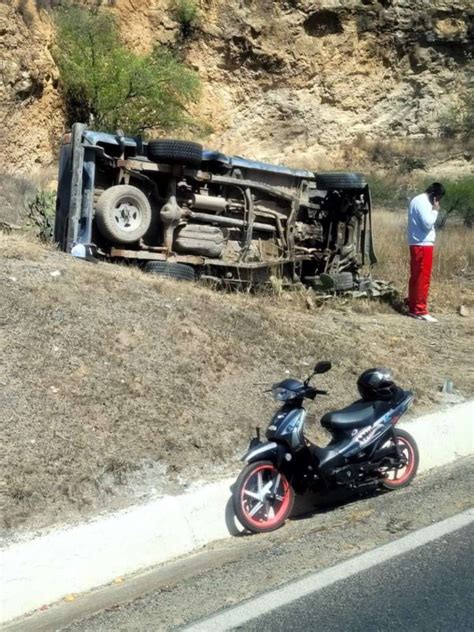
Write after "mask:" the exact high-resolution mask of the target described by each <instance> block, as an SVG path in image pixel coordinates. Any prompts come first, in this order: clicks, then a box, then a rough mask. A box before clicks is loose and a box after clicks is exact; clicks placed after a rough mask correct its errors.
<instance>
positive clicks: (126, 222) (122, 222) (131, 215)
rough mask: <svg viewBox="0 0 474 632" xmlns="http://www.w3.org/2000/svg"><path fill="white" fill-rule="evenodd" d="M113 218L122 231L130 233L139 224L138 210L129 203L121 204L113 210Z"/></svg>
mask: <svg viewBox="0 0 474 632" xmlns="http://www.w3.org/2000/svg"><path fill="white" fill-rule="evenodd" d="M114 218H115V221H116V223H117V225H118V226H119V227H120V228H121V229H122V230H126V231H130V232H131V231H134V230H135V229H136V228H137V227H138V226H139V224H140V221H141V215H140V210H139V209H138V208H137V207H136V206H134V205H133V204H130V203H129V202H121V203H120V204H119V205H118V206H117V208H116V209H115V213H114Z"/></svg>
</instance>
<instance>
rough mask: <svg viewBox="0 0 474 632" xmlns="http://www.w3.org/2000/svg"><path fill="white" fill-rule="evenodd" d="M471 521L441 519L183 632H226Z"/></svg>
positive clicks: (472, 515)
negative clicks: (210, 631)
mask: <svg viewBox="0 0 474 632" xmlns="http://www.w3.org/2000/svg"><path fill="white" fill-rule="evenodd" d="M473 521H474V509H468V510H467V511H464V512H462V513H460V514H457V515H455V516H453V517H451V518H448V519H447V520H443V521H442V522H438V523H436V524H434V525H431V526H429V527H424V528H423V529H420V530H419V531H415V532H414V533H410V534H409V535H407V536H405V537H403V538H400V539H399V540H394V541H393V542H389V543H388V544H384V545H383V546H380V547H378V548H376V549H373V550H372V551H368V552H367V553H363V554H362V555H358V556H357V557H354V558H352V559H350V560H347V561H346V562H341V563H340V564H336V566H332V567H331V568H327V569H326V570H324V571H320V572H319V573H313V574H312V575H310V576H309V577H305V578H304V579H300V580H298V581H296V582H294V583H292V584H290V585H288V586H285V587H283V588H278V589H276V590H272V591H271V592H268V593H266V594H264V595H260V596H258V597H256V598H255V599H251V600H249V601H245V602H243V603H242V604H240V605H238V606H235V607H234V608H230V609H228V610H224V611H223V612H220V613H219V614H216V615H214V616H212V617H209V618H208V619H205V620H204V621H201V622H198V623H195V624H193V625H190V626H188V627H186V628H184V629H183V632H209V630H212V632H225V631H226V630H232V629H233V628H235V627H237V626H239V625H242V624H243V623H245V622H247V621H250V620H251V619H256V618H257V617H260V616H262V615H264V614H266V613H268V612H271V611H272V610H275V609H276V608H280V607H281V606H285V605H286V604H288V603H291V602H292V601H295V600H296V599H301V598H302V597H305V596H306V595H310V594H312V593H314V592H317V591H318V590H321V589H323V588H326V586H330V585H331V584H334V583H335V582H337V581H339V580H342V579H346V578H347V577H351V575H357V574H358V573H361V572H362V571H365V570H367V569H368V568H371V567H372V566H376V565H377V564H381V563H382V562H386V561H388V560H390V559H392V558H394V557H397V556H399V555H402V554H403V553H408V552H409V551H412V550H413V549H416V548H418V547H420V546H423V545H424V544H427V543H428V542H432V541H433V540H437V539H438V538H441V537H443V536H445V535H447V534H448V533H452V532H453V531H457V530H458V529H461V528H462V527H465V526H467V525H468V524H470V523H471V522H473Z"/></svg>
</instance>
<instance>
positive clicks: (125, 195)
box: [95, 184, 151, 244]
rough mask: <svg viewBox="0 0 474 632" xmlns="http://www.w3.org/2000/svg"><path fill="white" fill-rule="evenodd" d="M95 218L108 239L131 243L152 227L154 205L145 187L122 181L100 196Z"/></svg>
mask: <svg viewBox="0 0 474 632" xmlns="http://www.w3.org/2000/svg"><path fill="white" fill-rule="evenodd" d="M95 220H96V223H97V227H98V229H99V231H100V232H101V233H102V235H103V236H104V237H105V238H106V239H109V240H110V241H114V242H119V243H121V244H131V243H133V242H135V241H138V240H139V239H141V238H142V237H143V235H144V234H145V233H146V232H147V230H148V229H149V228H150V224H151V206H150V203H149V201H148V198H147V197H146V195H145V194H144V193H143V191H140V189H137V187H134V186H130V185H128V184H118V185H116V186H113V187H110V188H109V189H106V190H105V191H104V192H103V193H102V195H101V196H100V197H99V199H98V200H97V203H96V206H95Z"/></svg>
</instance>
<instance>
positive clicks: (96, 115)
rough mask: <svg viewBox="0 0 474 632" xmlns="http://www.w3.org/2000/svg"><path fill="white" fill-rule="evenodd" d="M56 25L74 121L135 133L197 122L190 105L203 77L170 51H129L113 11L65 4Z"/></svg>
mask: <svg viewBox="0 0 474 632" xmlns="http://www.w3.org/2000/svg"><path fill="white" fill-rule="evenodd" d="M56 25H57V45H56V49H55V51H54V57H55V60H56V63H57V65H58V68H59V71H60V78H61V86H62V91H63V94H64V100H65V105H66V113H67V118H68V122H69V123H70V124H71V123H73V122H74V121H84V122H87V123H89V124H92V123H93V124H95V125H97V126H98V127H100V128H101V129H104V130H109V131H115V130H116V129H118V128H121V129H123V130H124V131H125V132H126V133H131V134H134V133H135V134H137V133H143V132H145V131H146V130H149V129H151V128H154V127H160V128H162V129H176V128H179V127H182V126H184V125H192V123H193V122H192V120H191V118H190V117H189V115H188V114H187V106H188V104H189V103H190V102H192V101H195V100H197V98H198V97H199V92H200V82H199V78H198V76H197V74H196V73H195V72H194V71H192V70H191V69H189V68H188V67H187V66H185V65H184V64H182V63H180V62H179V61H178V60H177V59H176V58H175V56H174V55H173V53H171V52H170V51H169V50H167V49H164V48H160V47H157V48H155V49H154V50H153V52H152V53H151V54H150V55H145V56H139V55H136V54H135V53H133V52H131V51H129V50H127V49H126V48H125V46H124V45H123V44H122V43H121V41H120V38H119V32H118V28H117V23H116V21H115V19H114V17H113V15H112V14H110V13H109V12H108V11H107V10H100V9H90V8H85V7H79V6H70V7H68V8H63V9H59V10H58V11H57V13H56Z"/></svg>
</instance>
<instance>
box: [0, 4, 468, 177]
mask: <svg viewBox="0 0 474 632" xmlns="http://www.w3.org/2000/svg"><path fill="white" fill-rule="evenodd" d="M197 4H198V6H199V10H200V16H201V20H200V26H199V29H198V30H196V31H195V32H194V34H193V35H192V37H191V38H190V39H189V40H187V41H186V42H184V44H183V43H182V42H181V43H180V40H179V37H180V36H179V25H178V24H177V22H176V21H175V20H174V19H173V18H172V16H171V14H170V11H169V3H168V2H166V1H165V0H147V1H146V2H145V0H133V3H132V0H117V1H116V3H115V5H114V8H113V9H112V8H111V9H108V10H113V11H115V12H116V13H117V14H118V17H119V20H120V24H121V26H122V31H123V37H124V40H125V41H126V42H127V44H128V45H130V46H131V47H133V48H134V49H135V50H137V51H147V50H149V49H150V48H151V47H152V45H153V43H155V42H160V43H163V44H168V45H177V44H179V45H180V46H181V50H182V51H184V54H185V56H186V57H187V60H188V62H190V63H191V64H192V65H193V66H194V67H195V68H196V69H198V70H199V72H200V75H201V77H202V79H203V83H204V91H203V98H202V100H201V103H200V104H199V106H197V107H196V108H195V113H196V114H197V115H198V116H199V118H200V119H201V120H203V121H209V122H210V123H211V124H212V126H213V129H214V133H213V134H212V135H211V137H210V138H207V139H206V141H205V142H206V144H207V145H209V146H215V147H216V148H219V149H222V150H224V151H229V152H236V153H241V154H245V155H247V156H249V157H255V158H259V159H268V160H273V161H282V162H290V163H292V164H295V165H301V166H311V167H320V168H321V167H322V168H324V166H325V164H327V163H329V162H330V161H331V160H332V159H334V158H336V159H337V156H338V153H339V151H340V147H341V145H342V144H344V143H346V144H347V143H348V142H350V141H353V140H354V139H355V138H356V137H357V136H358V135H361V136H363V137H365V138H373V139H380V138H381V139H384V138H400V137H409V138H417V137H418V138H419V137H423V136H424V135H427V134H436V133H437V131H438V129H439V124H440V123H439V120H440V115H441V114H442V113H443V112H446V111H448V110H449V109H450V108H452V107H453V105H455V103H456V99H457V98H458V95H459V94H460V93H461V92H462V90H464V89H466V87H467V86H468V84H469V82H471V84H472V82H473V76H474V67H473V59H472V53H473V50H474V25H473V21H474V8H473V5H472V1H471V0H453V1H451V2H447V1H444V0H431V1H429V0H380V1H379V2H376V1H373V0H359V1H357V0H260V1H259V2H251V1H250V0H200V2H197ZM31 11H32V12H33V13H34V19H33V21H32V24H30V26H29V27H28V26H27V25H26V24H25V23H24V20H23V19H22V17H21V15H20V13H19V11H18V10H14V9H13V8H12V7H9V6H7V5H0V35H1V36H2V38H3V39H4V44H3V46H4V49H3V50H5V51H6V52H5V54H4V56H3V59H4V61H3V63H4V72H3V73H2V76H1V77H0V94H1V96H2V110H3V111H5V110H6V107H5V106H6V105H8V107H9V108H10V109H9V111H10V112H11V111H12V107H13V111H14V114H13V115H10V116H12V118H11V119H10V121H11V124H9V125H8V127H9V128H10V129H9V130H8V135H7V142H8V145H9V148H10V150H11V152H12V154H11V155H13V156H15V159H14V164H15V168H18V169H20V168H25V167H26V168H29V167H30V166H31V165H34V164H35V161H39V164H45V163H47V162H48V161H51V160H52V151H53V145H54V143H56V144H57V143H58V140H59V134H60V128H61V125H62V122H63V121H62V118H61V116H62V115H61V110H60V101H59V96H58V92H57V88H56V84H57V74H56V72H57V71H56V70H55V67H54V63H53V62H52V59H51V57H50V54H49V52H48V47H50V45H51V42H52V37H53V30H52V28H51V23H50V20H49V18H48V16H47V14H45V13H44V12H40V13H38V12H37V11H36V9H35V10H33V9H32V10H31ZM32 42H34V45H33V46H32ZM2 52H3V51H2Z"/></svg>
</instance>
